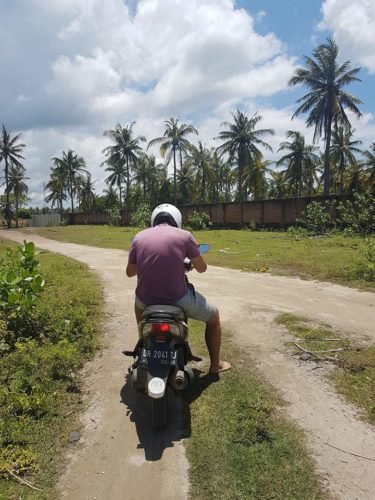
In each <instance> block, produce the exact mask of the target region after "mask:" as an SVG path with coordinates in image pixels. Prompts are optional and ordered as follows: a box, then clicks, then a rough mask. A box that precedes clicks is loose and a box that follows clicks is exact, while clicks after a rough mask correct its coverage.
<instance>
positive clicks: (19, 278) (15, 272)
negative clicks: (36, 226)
mask: <svg viewBox="0 0 375 500" xmlns="http://www.w3.org/2000/svg"><path fill="white" fill-rule="evenodd" d="M38 267H39V262H38V261H37V260H36V259H35V247H34V243H32V242H29V243H26V242H25V243H24V245H23V246H19V247H17V248H15V249H10V248H8V249H7V252H6V256H5V258H4V259H3V260H2V261H1V271H0V355H1V353H2V352H7V351H8V350H11V349H13V348H14V345H15V342H16V341H17V340H18V339H19V338H21V337H22V333H21V332H22V331H23V330H24V329H25V327H27V326H28V325H29V323H30V322H32V314H33V311H34V309H35V305H36V300H37V298H38V297H39V296H40V294H41V293H42V292H43V290H44V286H45V282H44V279H43V277H42V276H41V274H39V271H38Z"/></svg>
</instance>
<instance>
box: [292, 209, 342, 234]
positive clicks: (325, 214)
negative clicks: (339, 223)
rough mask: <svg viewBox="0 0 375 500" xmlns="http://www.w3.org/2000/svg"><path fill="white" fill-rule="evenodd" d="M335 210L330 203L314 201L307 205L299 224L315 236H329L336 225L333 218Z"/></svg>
mask: <svg viewBox="0 0 375 500" xmlns="http://www.w3.org/2000/svg"><path fill="white" fill-rule="evenodd" d="M333 209H334V205H332V203H330V202H325V203H319V202H317V201H313V202H312V203H310V204H309V205H307V207H306V209H305V212H304V216H303V218H302V219H301V220H299V221H298V222H300V223H301V224H302V226H303V227H305V228H306V229H307V230H308V231H310V232H312V233H313V234H327V233H329V232H330V231H331V230H332V229H333V228H334V225H335V223H334V219H333V217H332V210H333Z"/></svg>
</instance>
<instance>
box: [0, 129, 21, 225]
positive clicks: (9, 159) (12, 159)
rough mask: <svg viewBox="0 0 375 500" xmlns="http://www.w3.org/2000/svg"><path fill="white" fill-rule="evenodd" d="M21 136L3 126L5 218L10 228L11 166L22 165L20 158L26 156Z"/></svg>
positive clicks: (0, 150) (0, 149) (0, 156)
mask: <svg viewBox="0 0 375 500" xmlns="http://www.w3.org/2000/svg"><path fill="white" fill-rule="evenodd" d="M20 137H21V134H17V135H15V136H14V137H13V138H12V137H11V135H10V131H9V132H8V131H7V130H6V128H5V127H4V125H3V127H2V133H1V138H0V162H2V161H4V163H5V167H4V174H5V199H6V201H5V219H6V221H7V227H8V229H10V227H11V223H12V222H11V221H12V214H11V209H10V198H9V196H10V189H9V168H10V166H11V165H13V166H14V167H22V164H21V162H20V160H23V159H24V157H23V156H22V155H21V153H22V150H23V148H24V147H25V146H26V145H25V144H17V142H18V141H19V139H20Z"/></svg>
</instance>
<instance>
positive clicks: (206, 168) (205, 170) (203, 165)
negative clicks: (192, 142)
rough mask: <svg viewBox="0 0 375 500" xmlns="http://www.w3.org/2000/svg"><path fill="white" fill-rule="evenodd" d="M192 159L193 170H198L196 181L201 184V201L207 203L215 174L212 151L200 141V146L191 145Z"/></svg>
mask: <svg viewBox="0 0 375 500" xmlns="http://www.w3.org/2000/svg"><path fill="white" fill-rule="evenodd" d="M190 160H191V163H192V166H193V170H195V172H196V183H197V185H198V186H199V189H198V191H199V193H200V195H199V203H205V202H206V201H207V187H208V186H209V185H210V184H211V182H212V180H213V176H214V172H213V170H212V158H211V153H210V151H209V150H208V149H207V148H205V147H203V145H202V143H201V141H199V142H198V147H196V146H192V147H191V150H190Z"/></svg>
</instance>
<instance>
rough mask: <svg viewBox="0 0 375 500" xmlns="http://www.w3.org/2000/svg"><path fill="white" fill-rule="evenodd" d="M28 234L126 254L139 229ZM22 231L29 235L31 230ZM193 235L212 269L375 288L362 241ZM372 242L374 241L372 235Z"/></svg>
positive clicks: (228, 233) (243, 232)
mask: <svg viewBox="0 0 375 500" xmlns="http://www.w3.org/2000/svg"><path fill="white" fill-rule="evenodd" d="M32 231H35V233H36V234H39V235H41V236H45V237H46V238H51V239H54V240H59V241H66V242H72V243H79V244H84V245H91V246H96V247H102V248H120V249H123V250H128V249H129V247H130V241H131V238H132V237H133V236H134V235H135V234H136V233H137V232H138V231H139V229H136V228H129V227H108V226H67V227H58V228H38V229H33V230H32ZM25 232H26V233H27V234H30V232H31V230H25ZM194 236H195V237H196V239H197V241H198V242H199V243H208V244H210V245H211V250H210V252H209V253H207V254H206V255H205V258H206V260H207V262H208V263H209V264H211V265H215V266H222V267H229V268H233V269H241V270H243V271H244V272H249V271H252V272H254V271H255V272H271V273H276V274H284V275H293V276H301V277H303V278H306V279H310V278H313V279H318V280H323V281H331V282H336V283H342V284H345V285H348V286H355V287H359V288H363V289H369V290H371V289H374V288H375V270H374V267H375V255H374V256H373V260H374V261H371V260H369V257H368V256H366V251H367V250H368V244H366V239H365V238H361V237H345V236H343V235H342V234H337V235H333V236H326V237H315V238H310V237H307V238H306V237H305V238H301V239H298V238H295V237H292V236H290V235H288V233H285V232H265V231H254V232H253V231H248V230H239V231H235V230H220V231H216V230H212V231H196V232H194ZM28 238H29V239H30V238H31V236H29V237H28ZM371 241H373V242H375V237H374V236H373V237H372V238H371ZM369 267H370V268H371V269H372V272H371V273H369V272H368V271H369ZM371 269H370V270H371ZM369 275H370V278H369Z"/></svg>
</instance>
